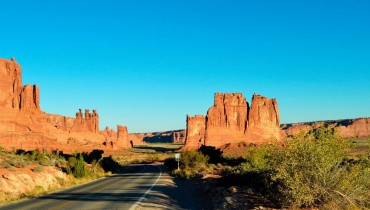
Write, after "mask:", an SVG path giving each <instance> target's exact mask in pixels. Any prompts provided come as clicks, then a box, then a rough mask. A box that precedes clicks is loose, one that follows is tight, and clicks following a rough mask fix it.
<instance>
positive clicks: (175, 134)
mask: <svg viewBox="0 0 370 210" xmlns="http://www.w3.org/2000/svg"><path fill="white" fill-rule="evenodd" d="M128 136H129V139H130V141H133V143H134V144H135V145H137V144H146V143H177V144H181V143H184V142H185V130H174V131H164V132H153V133H130V134H129V135H128Z"/></svg>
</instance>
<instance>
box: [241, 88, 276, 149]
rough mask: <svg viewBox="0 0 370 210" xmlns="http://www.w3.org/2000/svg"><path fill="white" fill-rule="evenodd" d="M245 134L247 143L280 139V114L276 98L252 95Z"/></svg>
mask: <svg viewBox="0 0 370 210" xmlns="http://www.w3.org/2000/svg"><path fill="white" fill-rule="evenodd" d="M246 135H247V142H248V143H263V142H266V141H274V140H278V141H279V140H280V116H279V109H278V104H277V102H276V99H268V98H266V97H264V96H261V95H257V94H254V95H253V97H252V104H251V108H250V111H249V115H248V126H247V130H246Z"/></svg>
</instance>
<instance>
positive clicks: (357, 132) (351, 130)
mask: <svg viewBox="0 0 370 210" xmlns="http://www.w3.org/2000/svg"><path fill="white" fill-rule="evenodd" d="M337 129H338V132H339V134H340V135H341V136H342V137H344V138H352V137H356V138H362V137H368V136H370V118H359V119H355V120H351V121H350V123H349V124H347V125H340V124H339V126H338V127H337Z"/></svg>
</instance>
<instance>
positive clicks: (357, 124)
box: [281, 118, 370, 138]
mask: <svg viewBox="0 0 370 210" xmlns="http://www.w3.org/2000/svg"><path fill="white" fill-rule="evenodd" d="M323 125H324V126H328V127H331V128H334V129H336V130H337V131H338V133H339V135H341V136H342V137H344V138H362V137H368V136H370V118H358V119H345V120H327V121H318V122H304V123H292V124H284V125H281V130H282V136H292V135H296V134H298V133H299V132H301V131H303V132H306V131H308V130H311V129H316V128H318V127H320V126H323Z"/></svg>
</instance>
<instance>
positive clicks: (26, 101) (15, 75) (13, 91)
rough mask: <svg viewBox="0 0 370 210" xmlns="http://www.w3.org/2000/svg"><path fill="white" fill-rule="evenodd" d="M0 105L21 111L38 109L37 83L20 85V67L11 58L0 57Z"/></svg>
mask: <svg viewBox="0 0 370 210" xmlns="http://www.w3.org/2000/svg"><path fill="white" fill-rule="evenodd" d="M0 78H1V83H0V93H1V94H0V107H4V108H13V109H18V110H19V109H20V110H23V111H40V99H39V98H40V95H39V88H38V86H37V85H33V86H32V85H25V86H23V85H22V68H21V66H20V65H19V64H18V63H17V62H16V61H15V60H14V58H12V59H11V60H10V61H9V60H5V59H0Z"/></svg>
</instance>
